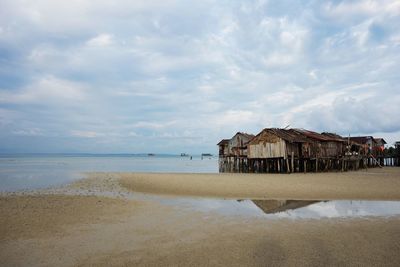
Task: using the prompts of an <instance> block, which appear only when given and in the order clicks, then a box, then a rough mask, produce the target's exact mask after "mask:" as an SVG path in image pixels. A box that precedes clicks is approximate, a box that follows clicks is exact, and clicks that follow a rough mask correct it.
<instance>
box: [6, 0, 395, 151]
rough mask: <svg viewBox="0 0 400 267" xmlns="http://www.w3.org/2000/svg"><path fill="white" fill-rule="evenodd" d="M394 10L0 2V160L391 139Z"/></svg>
mask: <svg viewBox="0 0 400 267" xmlns="http://www.w3.org/2000/svg"><path fill="white" fill-rule="evenodd" d="M399 25H400V1H398V0H397V1H396V0H393V1H389V0H376V1H373V0H365V1H272V0H270V1H261V0H259V1H248V0H246V1H239V0H237V1H228V0H227V1H224V0H199V1H183V0H181V1H179V0H162V1H161V0H160V1H156V0H146V1H139V0H138V1H130V0H115V1H109V0H98V1H91V0H70V1H61V0H36V1H31V0H0V152H2V153H9V152H90V153H141V152H144V153H146V152H154V153H180V152H187V153H201V152H212V153H216V149H217V148H216V146H215V144H216V143H217V142H218V141H219V140H220V139H221V138H227V137H231V136H233V135H234V133H236V132H237V131H246V132H250V133H258V132H259V131H260V130H261V129H263V128H265V127H285V126H287V125H290V126H291V127H297V128H307V129H311V130H315V131H331V132H336V133H338V134H342V135H346V136H347V135H349V134H351V135H360V134H368V135H376V136H379V137H384V138H385V139H386V140H387V141H388V143H389V144H392V143H393V142H394V141H395V140H399V139H400V85H399V84H400V71H399V70H400V27H399Z"/></svg>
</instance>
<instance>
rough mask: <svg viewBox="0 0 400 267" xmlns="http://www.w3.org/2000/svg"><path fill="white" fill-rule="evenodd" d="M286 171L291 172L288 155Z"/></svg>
mask: <svg viewBox="0 0 400 267" xmlns="http://www.w3.org/2000/svg"><path fill="white" fill-rule="evenodd" d="M286 172H287V173H290V166H289V158H288V157H286Z"/></svg>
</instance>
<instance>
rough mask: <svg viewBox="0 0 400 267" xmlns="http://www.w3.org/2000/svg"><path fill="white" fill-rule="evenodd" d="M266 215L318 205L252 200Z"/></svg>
mask: <svg viewBox="0 0 400 267" xmlns="http://www.w3.org/2000/svg"><path fill="white" fill-rule="evenodd" d="M252 202H253V203H254V204H256V206H257V207H259V208H260V209H261V210H262V211H263V212H264V213H266V214H274V213H278V212H283V211H287V210H294V209H299V208H303V207H306V206H308V205H311V204H314V203H318V202H319V201H309V200H252Z"/></svg>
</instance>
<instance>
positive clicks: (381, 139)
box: [374, 138, 387, 144]
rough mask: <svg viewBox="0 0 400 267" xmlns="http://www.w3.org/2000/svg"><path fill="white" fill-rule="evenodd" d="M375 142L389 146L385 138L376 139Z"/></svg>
mask: <svg viewBox="0 0 400 267" xmlns="http://www.w3.org/2000/svg"><path fill="white" fill-rule="evenodd" d="M374 140H375V142H376V143H378V142H381V143H382V144H387V143H386V141H385V139H383V138H374Z"/></svg>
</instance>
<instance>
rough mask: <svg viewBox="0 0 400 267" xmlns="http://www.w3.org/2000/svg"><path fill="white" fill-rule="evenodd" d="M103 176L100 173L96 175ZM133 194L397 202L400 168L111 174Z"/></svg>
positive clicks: (398, 198) (398, 197) (399, 197)
mask: <svg viewBox="0 0 400 267" xmlns="http://www.w3.org/2000/svg"><path fill="white" fill-rule="evenodd" d="M97 175H102V174H97ZM112 175H113V176H114V177H115V178H117V179H119V180H120V183H121V185H122V186H124V187H125V188H128V189H130V190H132V191H135V192H144V193H153V194H170V195H183V196H202V197H204V196H207V197H222V198H233V199H238V198H241V199H246V198H247V199H305V200H314V199H315V200H323V199H329V200H333V199H363V200H373V199H376V200H400V168H384V169H378V168H375V169H369V170H368V171H365V170H363V171H357V172H338V173H307V174H303V173H300V174H299V173H296V174H289V175H288V174H155V173H153V174H150V173H121V174H112Z"/></svg>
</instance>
